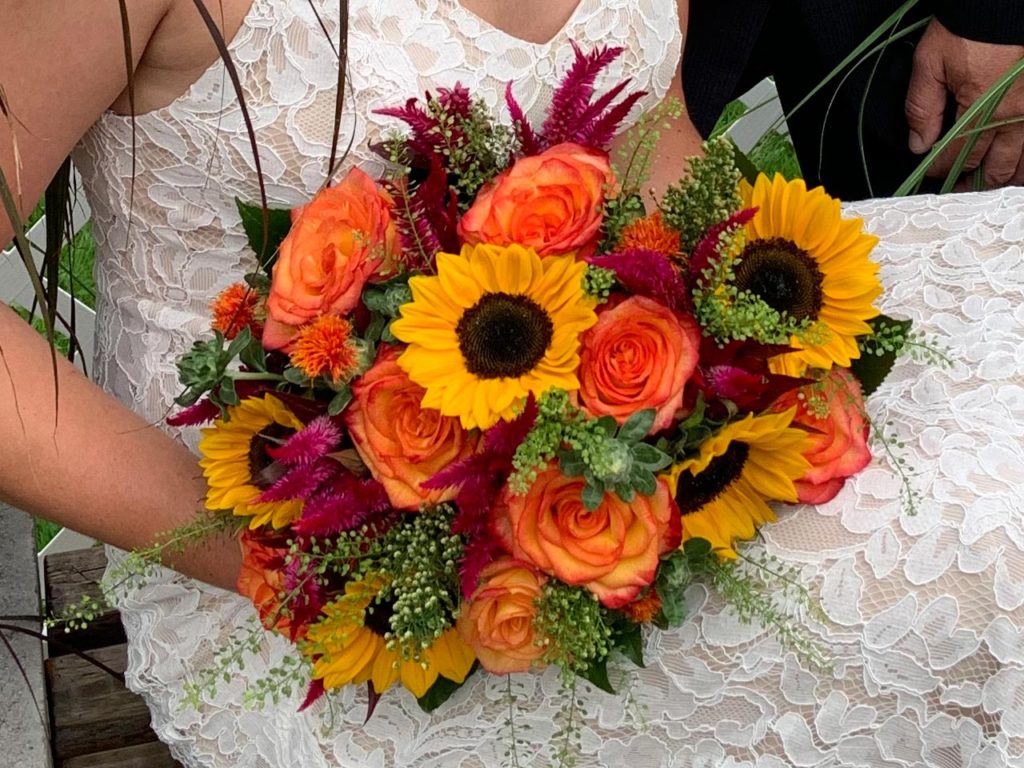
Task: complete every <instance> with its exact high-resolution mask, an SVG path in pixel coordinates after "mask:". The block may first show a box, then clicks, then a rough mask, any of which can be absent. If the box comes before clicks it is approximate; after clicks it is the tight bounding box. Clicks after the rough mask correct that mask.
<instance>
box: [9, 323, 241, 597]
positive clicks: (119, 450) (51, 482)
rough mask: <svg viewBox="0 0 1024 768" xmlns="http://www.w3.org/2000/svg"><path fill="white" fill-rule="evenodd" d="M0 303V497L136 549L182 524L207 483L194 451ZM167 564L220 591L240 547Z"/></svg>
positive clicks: (230, 578)
mask: <svg viewBox="0 0 1024 768" xmlns="http://www.w3.org/2000/svg"><path fill="white" fill-rule="evenodd" d="M56 381H57V384H58V386H59V389H58V390H57V392H58V393H59V395H58V396H56V397H55V390H54V377H53V368H52V362H51V357H50V350H49V347H48V345H47V343H46V341H45V340H44V339H43V338H42V337H41V336H39V335H38V334H37V333H35V331H34V330H33V329H32V328H31V327H30V326H29V325H28V324H27V323H25V322H23V321H22V319H21V318H20V317H18V316H17V315H15V314H14V313H13V312H12V311H11V310H9V309H8V308H7V307H5V306H3V305H0V498H3V499H4V500H6V501H8V502H9V503H11V504H13V505H14V506H16V507H18V508H19V509H23V510H25V511H26V512H30V513H32V514H34V515H37V516H39V517H44V518H46V519H48V520H52V521H54V522H56V523H58V524H60V525H66V526H68V527H69V528H73V529H74V530H77V531H81V532H82V533H85V534H88V535H89V536H93V537H95V538H97V539H100V540H102V541H106V542H108V543H110V544H114V545H116V546H119V547H124V548H126V549H131V548H135V547H142V546H145V545H147V544H149V543H150V542H152V541H153V540H154V538H155V537H156V536H157V535H158V534H160V533H163V532H166V531H168V530H170V529H172V528H175V527H178V526H180V525H182V524H183V523H187V522H189V521H190V520H192V519H193V518H194V517H195V514H196V511H197V510H199V509H201V508H202V502H203V497H204V494H205V485H204V483H203V479H202V476H201V474H200V472H199V468H198V466H197V463H196V458H195V456H193V455H192V453H191V452H190V451H189V450H188V449H187V448H185V447H184V446H183V445H180V444H179V443H177V442H175V441H174V440H172V439H171V438H170V437H168V436H167V435H166V434H164V433H163V432H162V431H161V430H160V429H158V428H157V427H155V426H153V425H151V424H147V423H146V422H145V421H143V420H142V419H141V418H140V417H138V416H136V415H135V414H134V413H132V412H131V411H129V410H128V409H127V408H125V407H124V406H122V405H121V404H120V403H119V402H117V401H116V400H115V399H114V398H112V397H110V396H109V395H107V394H106V393H104V392H103V391H102V390H100V389H99V388H98V387H97V386H95V385H94V384H92V383H91V382H89V381H88V380H87V379H86V378H85V377H84V376H82V375H81V374H80V373H79V372H78V371H77V370H75V369H74V368H73V367H72V366H71V365H70V364H69V363H67V361H65V360H61V359H58V375H57V380H56ZM174 558H175V562H174V563H173V565H174V566H175V567H176V568H177V569H178V570H181V571H183V572H186V573H188V574H189V575H192V576H195V577H196V578H199V579H201V580H203V581H207V582H210V583H212V584H217V585H218V586H223V587H226V588H230V587H233V586H234V584H235V581H236V580H237V578H238V569H239V563H240V560H239V553H238V547H237V545H232V544H231V542H229V541H226V540H219V541H212V540H211V541H210V542H208V543H206V544H203V545H200V546H197V547H195V548H193V549H191V550H189V551H188V552H187V553H185V554H183V555H180V556H179V555H175V556H174Z"/></svg>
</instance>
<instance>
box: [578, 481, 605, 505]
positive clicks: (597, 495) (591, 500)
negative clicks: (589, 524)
mask: <svg viewBox="0 0 1024 768" xmlns="http://www.w3.org/2000/svg"><path fill="white" fill-rule="evenodd" d="M603 500H604V489H603V488H601V487H600V486H598V485H593V484H591V483H587V484H586V485H585V486H583V506H585V507H586V508H587V509H589V510H590V511H591V512H593V511H594V510H595V509H597V508H598V507H599V506H601V502H602V501H603Z"/></svg>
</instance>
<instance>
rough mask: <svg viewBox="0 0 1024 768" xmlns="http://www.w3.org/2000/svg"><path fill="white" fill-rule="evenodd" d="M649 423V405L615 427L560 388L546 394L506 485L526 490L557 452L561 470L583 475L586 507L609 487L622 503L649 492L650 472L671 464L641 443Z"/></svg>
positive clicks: (651, 417) (598, 501)
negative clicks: (594, 414) (581, 407)
mask: <svg viewBox="0 0 1024 768" xmlns="http://www.w3.org/2000/svg"><path fill="white" fill-rule="evenodd" d="M653 423H654V410H653V409H646V410H643V411H638V412H637V413H635V414H633V415H632V416H631V417H630V418H629V420H628V421H626V423H624V424H623V425H622V426H621V427H619V426H618V424H617V423H616V422H615V419H613V418H611V417H610V416H605V417H603V418H600V419H594V418H592V417H590V416H588V415H587V414H586V413H584V412H583V411H581V410H580V409H578V408H576V407H575V406H573V405H572V403H570V402H569V396H568V395H567V394H566V393H565V392H564V391H561V390H551V391H549V392H545V393H544V394H543V395H542V396H541V398H540V400H539V401H538V416H537V421H536V423H535V424H534V426H533V429H532V430H530V434H529V435H527V437H526V440H524V441H523V443H522V444H521V445H520V446H519V448H518V449H517V450H516V454H515V456H514V457H513V459H512V464H513V466H514V467H515V472H514V473H513V475H512V477H511V478H510V479H509V487H510V488H511V489H512V491H513V492H514V493H526V491H527V490H529V488H530V485H531V484H532V483H533V482H534V481H535V480H536V478H537V474H538V472H539V471H540V470H542V469H543V468H544V467H546V466H547V465H548V463H549V462H550V461H551V460H552V459H554V458H555V457H556V456H557V458H558V461H559V466H560V468H561V470H562V473H563V474H565V475H566V476H568V477H583V478H584V479H585V481H586V486H585V487H584V489H583V503H584V504H585V505H586V506H587V508H588V509H596V508H597V507H598V506H599V505H600V504H601V500H602V499H603V498H604V494H605V493H607V492H610V491H614V492H615V493H616V494H617V495H618V496H619V498H621V499H622V500H623V501H626V502H630V501H632V500H633V498H634V497H635V495H636V494H637V493H640V494H642V495H647V496H649V495H651V494H652V493H654V491H655V488H656V481H655V477H654V473H655V472H657V471H658V470H660V469H664V468H665V467H667V466H668V465H669V463H670V462H671V459H670V457H669V456H667V455H666V454H664V453H663V452H662V451H660V450H659V449H657V448H655V447H654V446H652V445H650V444H648V443H645V442H643V439H644V437H646V436H647V433H648V432H649V431H650V429H651V426H652V425H653Z"/></svg>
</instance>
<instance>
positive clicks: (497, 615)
mask: <svg viewBox="0 0 1024 768" xmlns="http://www.w3.org/2000/svg"><path fill="white" fill-rule="evenodd" d="M545 581H547V578H546V577H545V576H544V575H543V574H540V573H537V572H536V571H535V570H533V568H531V567H530V566H529V565H527V564H526V563H521V562H519V561H517V560H513V559H512V558H510V557H504V558H501V559H499V560H495V561H494V562H493V563H490V564H489V565H488V566H487V567H486V568H484V569H483V570H482V571H481V572H480V586H479V587H477V589H476V591H475V592H474V593H473V596H472V597H471V598H470V599H469V602H467V603H465V604H464V605H463V606H462V611H461V613H459V618H458V621H457V623H456V628H457V629H458V631H459V636H460V637H461V638H462V641H463V642H464V643H465V644H466V645H468V646H469V647H470V648H472V649H473V653H475V654H476V657H477V658H478V659H479V660H480V664H481V665H482V666H483V668H484V669H486V670H487V671H488V672H492V673H494V674H496V675H507V674H509V673H510V672H526V671H527V670H528V669H529V668H530V667H531V666H533V665H534V664H536V663H537V660H538V659H539V658H540V657H541V655H543V653H544V646H543V645H542V644H541V642H539V638H537V637H536V633H535V632H534V628H533V620H534V617H535V616H536V615H537V607H536V605H535V602H536V601H537V599H538V598H539V597H540V595H541V587H542V586H543V585H544V582H545Z"/></svg>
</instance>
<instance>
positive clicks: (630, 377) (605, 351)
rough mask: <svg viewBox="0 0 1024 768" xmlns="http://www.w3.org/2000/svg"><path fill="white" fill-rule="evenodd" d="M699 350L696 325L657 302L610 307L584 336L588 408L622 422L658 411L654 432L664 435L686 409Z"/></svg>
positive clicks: (583, 384) (633, 300) (582, 373)
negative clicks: (685, 393) (687, 389)
mask: <svg viewBox="0 0 1024 768" xmlns="http://www.w3.org/2000/svg"><path fill="white" fill-rule="evenodd" d="M699 351H700V330H699V329H698V327H697V323H696V322H695V321H694V320H693V319H692V318H690V317H687V316H685V315H680V314H678V313H676V312H673V311H672V310H671V309H669V308H668V307H665V306H663V305H661V304H659V303H658V302H656V301H654V300H653V299H648V298H646V297H643V296H632V297H630V298H628V299H626V300H625V301H623V302H621V303H619V304H618V305H617V306H613V307H610V308H605V309H604V310H603V311H601V312H600V313H599V314H598V320H597V325H595V326H594V327H593V328H591V329H590V330H588V331H587V332H586V333H585V334H583V338H582V348H581V350H580V369H579V377H580V390H579V396H580V400H581V401H582V402H583V407H584V408H585V409H586V410H587V412H588V413H590V414H591V415H593V416H613V417H615V420H616V421H617V422H618V423H619V424H622V423H624V422H625V421H626V420H627V419H628V418H629V417H630V416H631V415H632V414H634V413H636V412H637V411H640V410H644V409H645V408H653V409H654V410H655V411H656V414H655V418H654V426H653V427H652V428H651V431H652V432H660V431H661V430H663V429H665V428H666V427H667V426H669V425H670V424H671V423H672V418H673V416H674V415H675V412H676V410H678V409H679V408H681V407H682V405H683V388H684V387H685V386H686V382H687V381H689V379H690V377H691V376H692V375H693V372H694V370H695V369H696V368H697V357H698V353H699Z"/></svg>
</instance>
